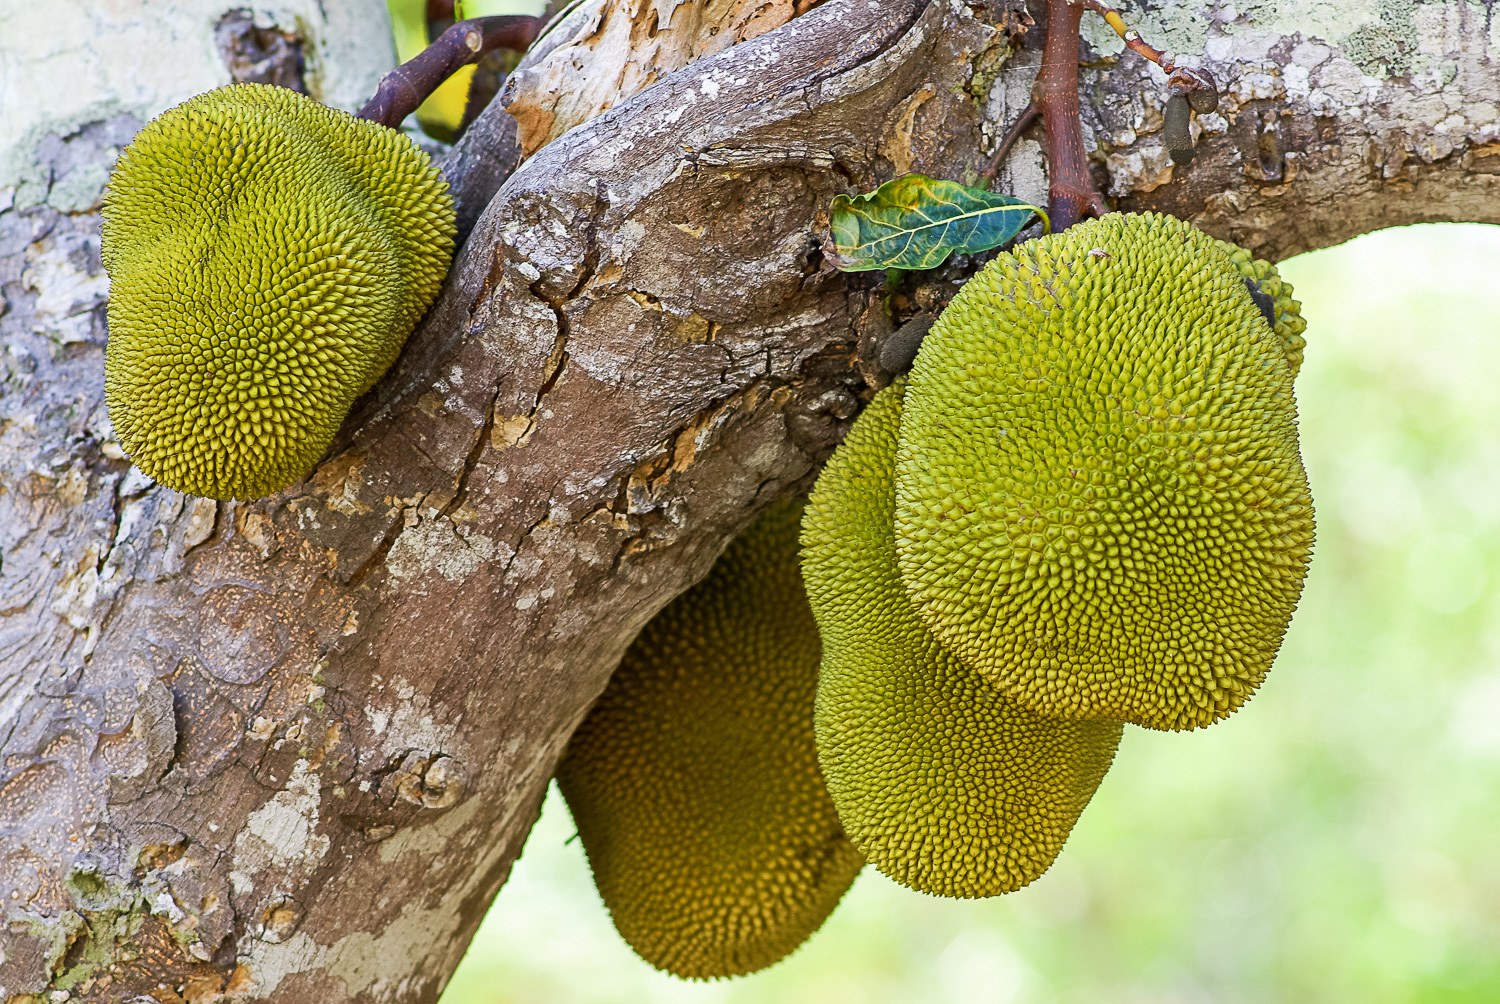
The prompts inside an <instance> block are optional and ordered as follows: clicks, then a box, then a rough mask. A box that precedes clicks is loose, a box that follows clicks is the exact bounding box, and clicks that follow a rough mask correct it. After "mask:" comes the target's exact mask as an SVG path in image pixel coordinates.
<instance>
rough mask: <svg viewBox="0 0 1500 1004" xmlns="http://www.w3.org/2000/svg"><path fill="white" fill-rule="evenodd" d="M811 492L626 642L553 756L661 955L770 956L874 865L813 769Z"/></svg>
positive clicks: (724, 962) (713, 962) (603, 873)
mask: <svg viewBox="0 0 1500 1004" xmlns="http://www.w3.org/2000/svg"><path fill="white" fill-rule="evenodd" d="M801 511H802V506H801V503H800V502H799V503H783V504H779V505H777V506H774V507H772V508H771V509H770V510H768V511H767V512H766V513H765V514H764V515H762V516H761V518H760V519H758V520H757V521H756V522H755V523H754V524H753V525H752V526H751V527H750V528H749V529H748V530H746V531H745V533H743V534H741V535H740V536H739V537H738V538H737V539H736V540H735V541H734V542H733V543H731V544H730V545H729V548H728V549H727V550H726V551H725V552H724V555H723V556H722V557H721V558H720V559H719V561H718V563H717V564H715V565H714V567H713V570H712V571H710V572H709V574H708V578H706V579H704V580H703V582H701V583H699V584H698V585H697V586H694V587H693V588H692V589H690V590H688V591H687V592H686V593H684V594H683V595H682V596H680V597H678V598H677V599H676V600H674V601H673V602H672V603H671V604H669V605H668V606H667V607H666V608H665V609H664V610H662V612H661V613H660V614H658V615H657V616H656V617H655V618H654V619H653V620H652V621H651V623H649V624H647V625H646V627H645V629H644V630H642V631H641V633H640V635H639V637H637V638H636V640H635V642H634V643H633V644H632V645H631V646H630V649H629V650H628V651H627V652H626V653H625V658H624V660H623V661H622V662H621V663H620V667H619V669H617V670H616V671H615V674H614V676H613V677H611V678H610V681H609V685H608V686H607V687H606V688H605V690H604V693H603V695H601V696H600V698H599V701H598V703H596V704H595V705H594V708H593V710H592V711H590V712H589V715H588V717H587V718H586V719H585V720H584V722H583V724H582V725H581V726H580V727H579V729H578V731H577V733H575V734H574V736H573V739H572V742H571V743H570V744H569V746H568V750H567V753H566V754H565V755H564V757H563V760H562V763H561V765H560V766H559V768H558V772H557V782H558V787H559V788H560V789H561V790H562V793H563V796H564V797H565V798H566V799H567V801H568V807H569V808H570V809H571V810H572V813H573V820H574V822H575V824H576V825H577V827H578V835H579V837H580V838H581V840H582V841H583V847H584V850H585V851H586V852H587V854H588V859H589V866H590V867H591V868H592V869H593V872H594V884H595V885H597V886H598V888H599V893H600V895H601V896H603V898H604V903H605V905H606V906H607V907H609V912H610V916H611V917H612V918H613V919H614V922H615V927H616V928H617V929H618V930H619V932H620V934H621V936H623V937H624V939H625V940H626V941H627V942H628V943H629V944H630V947H631V948H633V949H635V951H636V952H637V953H638V954H639V955H640V956H641V958H643V959H645V960H646V961H647V962H649V963H651V964H652V965H653V966H656V967H657V968H659V969H664V970H666V971H668V972H670V973H673V974H675V975H677V976H681V977H692V978H700V979H707V978H712V977H719V976H736V975H739V974H742V973H750V972H754V971H755V970H757V969H763V968H765V967H766V966H769V965H771V964H772V963H774V962H777V961H779V960H780V959H781V958H783V957H784V956H786V955H787V954H788V953H790V952H791V951H792V950H793V949H795V948H797V946H799V945H801V944H802V942H804V941H805V940H807V938H808V937H810V936H811V935H812V933H813V932H814V931H816V930H817V929H818V927H819V926H821V925H822V923H823V920H824V919H825V918H826V917H827V916H828V915H829V914H830V913H832V912H833V908H834V907H835V906H837V905H838V902H839V899H840V898H841V897H842V896H843V895H844V891H845V890H846V889H848V887H849V884H850V883H851V882H853V881H854V876H855V875H856V874H857V873H858V872H859V870H860V868H861V867H862V866H863V865H864V859H863V858H862V857H861V856H860V854H859V852H858V851H856V850H855V849H854V846H853V845H852V844H851V843H850V842H849V839H848V837H846V836H845V835H844V830H843V827H842V826H840V824H839V819H838V816H837V814H836V813H835V812H834V808H833V803H832V802H831V801H830V800H829V798H828V792H827V790H826V789H825V788H824V786H823V779H822V776H821V775H820V774H819V773H818V763H817V754H816V752H815V750H814V747H813V727H812V713H813V692H814V689H815V688H816V686H817V671H818V658H819V654H820V651H821V645H820V642H819V640H818V629H817V625H816V624H815V623H814V622H813V618H812V612H811V611H810V610H809V609H808V606H807V598H806V594H805V593H804V592H803V589H802V580H801V577H800V575H799V573H798V569H797V522H798V519H799V517H800V515H801Z"/></svg>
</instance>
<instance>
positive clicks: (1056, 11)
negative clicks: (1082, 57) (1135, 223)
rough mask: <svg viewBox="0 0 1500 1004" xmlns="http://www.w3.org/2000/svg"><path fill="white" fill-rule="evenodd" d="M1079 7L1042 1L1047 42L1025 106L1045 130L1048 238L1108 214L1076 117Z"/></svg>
mask: <svg viewBox="0 0 1500 1004" xmlns="http://www.w3.org/2000/svg"><path fill="white" fill-rule="evenodd" d="M1082 19H1083V6H1082V5H1081V4H1079V3H1077V2H1074V0H1047V42H1046V45H1045V46H1044V47H1043V49H1042V69H1041V72H1040V73H1038V74H1037V78H1036V83H1035V84H1033V85H1032V87H1031V103H1032V105H1034V106H1035V107H1036V108H1038V109H1039V110H1040V111H1041V113H1042V120H1043V122H1045V123H1046V126H1047V175H1048V177H1049V179H1050V182H1051V183H1050V185H1049V186H1048V188H1047V211H1048V215H1050V216H1051V217H1052V232H1053V233H1058V232H1060V231H1063V230H1066V229H1067V228H1068V227H1071V226H1072V225H1073V224H1075V223H1077V222H1078V221H1079V220H1081V219H1083V218H1084V216H1086V215H1092V216H1102V215H1103V214H1104V213H1107V212H1108V211H1109V209H1108V207H1106V206H1105V205H1104V197H1103V196H1102V195H1100V194H1099V190H1098V189H1097V188H1095V187H1094V178H1093V176H1092V175H1091V174H1089V162H1088V156H1087V154H1086V153H1085V152H1084V149H1083V126H1082V124H1081V123H1080V121H1079V117H1078V100H1079V98H1078V24H1079V22H1080V21H1081V20H1082Z"/></svg>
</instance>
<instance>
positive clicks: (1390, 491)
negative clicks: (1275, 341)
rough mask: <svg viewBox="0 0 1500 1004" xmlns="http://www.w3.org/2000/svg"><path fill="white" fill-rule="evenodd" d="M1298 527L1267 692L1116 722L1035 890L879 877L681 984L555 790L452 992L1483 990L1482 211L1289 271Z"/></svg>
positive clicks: (1495, 981)
mask: <svg viewBox="0 0 1500 1004" xmlns="http://www.w3.org/2000/svg"><path fill="white" fill-rule="evenodd" d="M1281 269H1282V274H1283V275H1284V276H1286V277H1287V278H1288V279H1290V280H1291V282H1292V283H1293V284H1295V286H1296V293H1297V296H1298V297H1299V298H1300V299H1301V300H1302V302H1303V307H1304V313H1305V316H1306V317H1307V319H1308V329H1307V341H1308V345H1307V362H1306V364H1305V366H1304V368H1303V370H1302V375H1301V376H1300V378H1299V379H1298V382H1297V396H1298V399H1299V402H1300V408H1301V430H1302V449H1303V456H1304V459H1305V460H1306V464H1307V469H1308V475H1309V477H1310V479H1311V482H1312V488H1313V496H1314V499H1315V502H1316V505H1317V517H1318V541H1317V545H1316V548H1315V550H1314V556H1313V563H1312V571H1311V574H1310V575H1309V578H1308V582H1307V589H1306V592H1305V593H1304V595H1303V599H1302V603H1301V606H1300V607H1299V609H1298V611H1297V614H1296V616H1295V617H1294V618H1293V621H1292V626H1291V630H1290V631H1289V632H1288V635H1287V639H1286V644H1285V646H1284V647H1283V649H1282V652H1281V655H1280V657H1279V658H1278V659H1277V662H1276V667H1275V669H1274V671H1273V672H1272V673H1271V675H1270V677H1269V679H1268V680H1267V682H1266V684H1265V686H1264V687H1263V688H1262V689H1261V691H1260V693H1259V694H1258V695H1257V696H1256V697H1255V699H1254V700H1253V701H1251V702H1250V704H1249V705H1248V706H1247V707H1245V708H1244V709H1243V710H1242V711H1240V712H1239V713H1238V714H1237V715H1235V716H1234V717H1232V718H1230V719H1229V720H1228V721H1226V722H1223V723H1221V724H1219V725H1216V726H1214V727H1212V728H1210V729H1208V730H1207V731H1204V732H1197V733H1186V734H1164V733H1154V732H1147V731H1145V730H1142V729H1137V728H1127V729H1126V732H1125V739H1124V741H1123V742H1122V743H1121V745H1120V752H1119V755H1118V756H1117V757H1116V759H1115V765H1114V767H1113V769H1112V770H1111V771H1110V773H1109V776H1108V777H1106V778H1105V780H1104V783H1103V785H1101V787H1100V789H1099V793H1098V794H1097V795H1096V796H1095V798H1094V800H1093V803H1092V804H1091V805H1090V806H1089V808H1088V809H1087V810H1086V811H1085V812H1084V814H1083V817H1082V819H1081V820H1080V821H1079V823H1078V826H1077V827H1076V828H1075V829H1074V831H1073V836H1072V839H1071V840H1070V842H1069V843H1068V846H1067V849H1066V850H1065V851H1064V852H1063V854H1062V856H1061V857H1060V858H1059V859H1058V862H1057V864H1056V865H1055V866H1054V867H1053V868H1052V870H1051V871H1050V872H1048V873H1047V874H1046V875H1044V876H1043V877H1042V878H1041V879H1039V880H1038V881H1037V882H1035V883H1034V884H1032V885H1031V886H1029V887H1027V888H1026V889H1023V890H1021V891H1019V892H1017V893H1014V894H1012V895H1009V896H1004V897H1000V898H997V899H990V900H977V901H959V900H941V899H934V898H931V897H927V896H922V895H920V894H917V893H914V892H910V891H908V890H906V889H903V888H901V887H899V886H897V885H895V884H893V883H891V882H890V881H888V880H886V879H885V878H884V877H883V876H881V875H879V874H877V873H876V872H875V871H874V870H873V869H870V868H867V869H866V870H865V872H864V873H863V874H862V875H861V876H860V878H859V879H858V880H857V881H856V883H855V885H854V887H853V889H851V890H850V892H849V894H848V895H847V896H846V897H845V899H844V902H843V903H842V904H841V905H840V906H839V908H838V910H837V911H836V912H835V913H834V915H833V916H832V917H831V918H830V919H829V921H828V923H827V924H826V925H824V928H823V930H822V931H821V932H819V933H818V934H816V935H815V936H814V937H813V938H812V940H811V941H809V942H808V944H807V945H805V946H804V947H803V948H802V949H801V950H800V951H798V952H797V953H796V954H794V955H793V956H792V957H791V958H790V959H788V960H786V961H785V962H783V963H781V964H780V965H777V966H775V967H773V968H771V969H769V970H766V971H764V972H762V973H759V974H756V975H754V976H750V977H746V978H743V979H738V980H733V981H727V982H726V981H720V982H716V983H696V984H695V983H683V982H680V981H678V980H675V979H672V978H671V977H667V976H664V975H662V974H660V973H657V972H655V971H653V970H652V969H651V968H650V967H648V966H647V965H646V964H645V963H643V962H641V961H640V960H639V959H637V958H636V957H635V956H634V955H633V954H632V953H631V951H630V949H629V948H627V947H626V946H625V944H624V943H623V942H621V941H620V939H619V937H618V935H616V933H615V931H614V928H613V927H612V926H611V924H610V922H609V917H608V915H607V913H606V912H605V910H604V907H603V905H602V903H601V902H600V901H599V898H598V896H597V894H596V893H595V892H594V888H593V883H592V881H591V879H590V877H589V873H588V866H587V864H586V862H585V860H584V856H583V849H582V847H580V846H579V844H578V843H577V841H573V842H572V843H568V842H567V841H568V839H569V837H571V836H572V834H573V827H572V824H571V822H570V821H569V819H568V814H567V809H566V807H565V806H564V805H563V802H562V800H561V799H560V798H559V797H558V796H557V793H556V791H555V789H554V790H553V791H552V792H551V793H550V794H549V796H548V799H547V804H546V808H545V810H544V812H543V814H542V818H541V821H540V822H539V823H538V825H537V827H536V829H535V830H534V831H533V832H532V834H531V837H530V840H529V841H528V843H527V845H526V852H525V855H524V856H523V857H522V858H521V860H520V861H519V862H518V863H517V865H516V868H515V871H514V872H513V874H512V875H511V878H510V881H509V883H508V884H507V885H506V886H505V888H504V889H503V890H502V891H501V893H500V896H499V898H498V899H497V900H496V902H495V905H494V907H493V908H492V909H491V911H490V913H489V916H488V918H487V919H486V920H485V922H484V926H483V927H482V928H481V929H480V931H479V934H478V936H477V937H476V938H475V940H474V943H473V945H472V947H471V948H470V950H469V954H468V956H467V957H466V958H465V960H464V963H463V965H462V966H460V968H459V970H458V973H457V974H456V975H455V976H454V979H453V982H452V984H451V986H450V987H449V989H448V991H447V993H446V994H445V995H444V997H443V1000H442V1004H544V1002H545V1004H615V1002H620V1004H627V1002H628V1004H636V1002H645V1004H657V1002H671V1004H678V1002H681V1004H700V1002H724V1004H747V1002H766V1004H771V1002H774V1004H801V1002H807V1004H814V1002H816V1004H875V1002H880V1004H884V1002H891V1004H916V1002H922V1004H927V1002H937V1004H943V1002H953V1004H1032V1002H1048V1004H1051V1002H1068V1004H1115V1002H1120V1004H1127V1002H1128V1004H1198V1002H1203V1004H1210V1002H1211V1004H1237V1002H1247V1004H1248V1002H1272V1001H1276V1002H1281V1001H1286V1002H1313V1001H1316V1002H1320V1004H1329V1002H1345V1001H1347V1002H1358V1004H1386V1002H1391V1004H1396V1002H1401V1004H1405V1002H1412V1004H1416V1002H1422V1004H1426V1002H1434V1004H1436V1002H1443V1004H1463V1002H1473V1004H1480V1002H1488V1004H1493V1002H1495V1001H1500V227H1481V226H1423V227H1410V228H1404V229H1397V230H1387V231H1383V232H1381V233H1377V234H1372V235H1368V236H1365V237H1361V238H1359V239H1358V240H1355V241H1352V242H1350V243H1348V244H1345V245H1342V246H1340V247H1337V248H1331V249H1329V250H1326V251H1320V252H1317V253H1315V254H1310V255H1303V256H1301V257H1298V258H1295V259H1292V260H1291V261H1288V262H1285V263H1283V265H1282V266H1281Z"/></svg>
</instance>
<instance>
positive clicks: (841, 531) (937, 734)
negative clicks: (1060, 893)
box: [802, 378, 1122, 897]
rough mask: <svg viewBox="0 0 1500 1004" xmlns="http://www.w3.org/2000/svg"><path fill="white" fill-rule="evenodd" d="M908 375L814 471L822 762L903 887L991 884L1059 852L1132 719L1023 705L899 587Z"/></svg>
mask: <svg viewBox="0 0 1500 1004" xmlns="http://www.w3.org/2000/svg"><path fill="white" fill-rule="evenodd" d="M905 387H906V380H905V378H898V379H897V380H896V381H895V382H894V383H892V384H891V385H890V386H888V387H886V388H884V389H882V390H881V391H880V392H879V393H877V394H876V395H875V398H874V399H873V400H872V401H871V402H870V404H869V406H868V407H866V408H865V410H864V412H863V413H862V414H861V415H860V416H859V418H858V419H857V420H856V421H855V423H854V425H853V427H852V428H851V429H850V431H849V435H848V437H847V438H846V439H845V441H844V443H843V444H842V445H841V446H840V447H839V448H838V450H837V451H836V452H835V453H834V455H833V457H832V459H830V460H829V462H828V465H827V466H826V467H825V468H824V470H823V473H822V474H821V475H820V476H819V478H818V483H817V486H816V487H815V488H814V489H813V493H812V496H811V498H810V499H809V501H808V506H807V512H806V514H805V515H804V516H803V521H802V547H803V551H802V569H803V577H804V579H805V581H806V583H807V595H808V600H809V601H810V602H811V603H812V609H813V614H814V616H815V617H816V618H817V621H818V627H819V629H820V630H821V631H822V635H823V661H822V665H821V666H820V668H819V672H818V697H817V718H816V721H817V739H818V760H819V763H820V764H821V765H822V768H823V776H824V777H825V778H826V780H827V782H828V791H829V794H831V795H832V796H833V802H834V805H836V806H837V807H838V812H839V818H840V819H841V820H842V821H843V824H844V828H845V829H846V830H847V831H848V833H849V837H850V839H851V840H853V841H854V845H855V846H856V847H858V848H859V849H860V851H862V852H863V853H864V854H865V855H866V857H868V858H869V860H870V862H871V863H872V864H874V865H875V866H876V867H877V868H879V869H880V870H881V871H882V872H884V873H885V874H886V875H888V876H890V877H891V878H893V879H895V880H896V881H897V882H900V883H902V884H903V885H906V886H909V887H911V888H913V889H917V890H920V891H922V892H926V893H933V894H936V895H940V896H958V897H976V896H994V895H998V894H1000V893H1004V892H1010V891H1012V890H1015V889H1019V888H1020V887H1021V886H1024V885H1026V884H1027V883H1028V882H1031V881H1032V880H1033V879H1035V878H1037V877H1038V876H1039V875H1041V874H1042V873H1043V872H1045V871H1046V870H1047V868H1048V867H1050V866H1051V864H1052V861H1053V859H1054V858H1056V857H1057V854H1058V852H1059V851H1061V850H1062V846H1063V842H1064V841H1066V840H1067V837H1068V833H1069V831H1071V830H1072V828H1073V824H1074V823H1075V822H1076V821H1077V819H1078V816H1079V813H1081V812H1082V811H1083V808H1084V806H1085V805H1087V804H1088V801H1089V799H1090V798H1092V797H1093V794H1094V790H1095V789H1096V788H1097V787H1098V786H1099V782H1100V780H1102V779H1103V777H1104V774H1105V771H1107V770H1108V769H1109V765H1110V762H1111V761H1112V760H1113V758H1114V754H1115V747H1116V746H1117V745H1118V744H1119V741H1120V733H1121V729H1122V726H1121V725H1120V724H1119V723H1118V722H1105V721H1084V722H1072V721H1056V720H1051V719H1046V718H1043V717H1041V716H1039V715H1035V714H1033V713H1031V712H1030V711H1027V710H1025V709H1023V708H1021V707H1020V706H1019V705H1017V704H1016V703H1015V702H1013V701H1011V700H1010V699H1009V698H1007V697H1006V696H1005V695H1003V694H1001V693H999V692H998V691H997V690H996V689H995V688H994V687H992V686H990V685H989V684H988V683H986V682H985V681H984V680H983V679H982V678H981V677H980V676H979V675H978V674H976V673H974V672H973V671H972V670H970V669H968V668H967V667H965V666H964V665H963V664H962V663H961V662H959V660H958V659H956V658H954V657H953V656H952V655H951V654H949V653H947V652H945V651H944V650H943V648H942V646H941V645H940V644H939V643H938V642H937V640H936V639H934V638H933V637H932V635H931V634H930V633H929V632H928V631H927V630H926V628H925V627H923V625H922V622H921V621H920V620H919V619H918V618H917V615H916V613H915V612H914V611H913V610H912V608H911V604H910V602H909V601H908V600H907V597H906V592H905V590H903V589H902V586H901V581H900V577H899V574H898V572H897V567H896V540H895V535H894V531H893V529H892V519H893V516H894V510H895V483H894V468H895V459H896V433H897V427H898V425H899V424H900V423H901V421H902V419H901V410H902V404H901V398H902V394H903V393H905Z"/></svg>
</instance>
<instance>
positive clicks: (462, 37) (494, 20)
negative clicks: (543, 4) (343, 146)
mask: <svg viewBox="0 0 1500 1004" xmlns="http://www.w3.org/2000/svg"><path fill="white" fill-rule="evenodd" d="M541 30H542V19H541V18H539V17H531V16H530V15H527V14H499V15H495V16H493V17H476V18H471V19H470V20H467V21H459V22H458V23H457V24H455V25H454V26H453V27H451V28H449V29H448V30H447V31H445V32H443V33H442V34H441V35H439V36H438V37H437V41H435V42H433V43H432V44H431V45H429V46H428V47H427V48H425V49H423V50H422V51H421V52H419V53H417V54H416V55H415V56H413V57H412V58H411V59H408V60H407V61H406V62H404V63H402V64H401V65H400V66H398V67H396V68H395V69H394V70H392V71H391V72H390V73H387V74H386V75H385V77H384V78H382V79H381V81H380V86H379V87H377V88H376V89H375V96H374V97H372V98H370V100H369V101H366V102H365V106H364V107H363V108H361V109H360V110H359V116H358V117H359V118H362V119H368V120H369V121H371V122H378V123H380V124H381V125H383V126H386V127H388V128H391V129H395V128H398V127H399V126H400V125H401V122H402V120H404V119H405V118H406V116H408V115H410V114H411V113H412V112H414V111H416V110H417V106H418V105H420V104H421V103H422V102H423V101H426V100H427V98H428V96H429V95H430V94H432V92H433V91H435V90H437V89H438V86H439V85H441V84H442V82H443V81H445V80H447V79H448V78H449V77H451V76H452V75H453V74H454V73H456V72H458V70H459V69H461V68H462V67H465V66H468V65H469V64H470V63H477V62H479V60H480V59H482V58H483V57H484V55H485V54H486V53H488V52H491V51H493V50H495V49H510V50H511V51H513V52H525V51H526V50H527V49H528V48H529V47H530V46H531V43H532V42H534V41H536V37H537V35H538V34H540V33H541Z"/></svg>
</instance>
